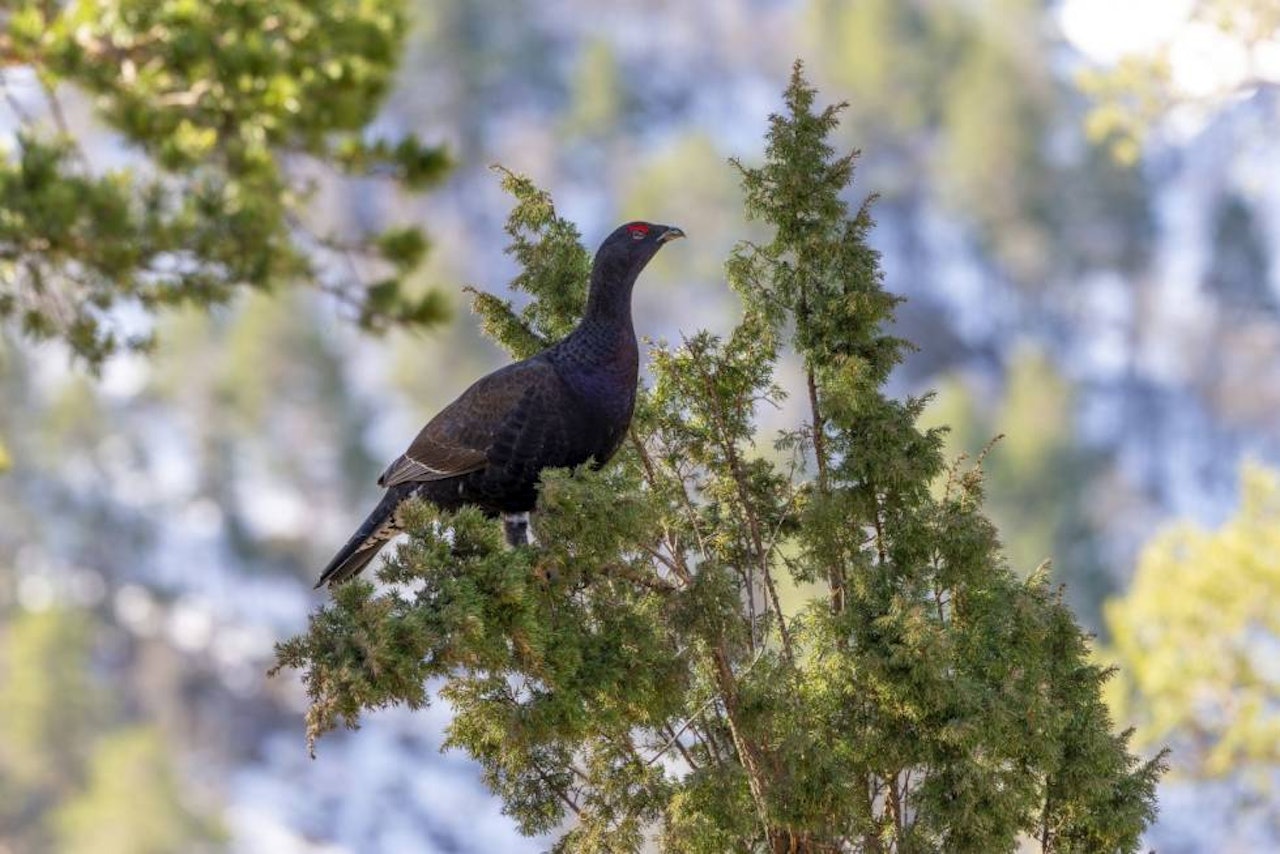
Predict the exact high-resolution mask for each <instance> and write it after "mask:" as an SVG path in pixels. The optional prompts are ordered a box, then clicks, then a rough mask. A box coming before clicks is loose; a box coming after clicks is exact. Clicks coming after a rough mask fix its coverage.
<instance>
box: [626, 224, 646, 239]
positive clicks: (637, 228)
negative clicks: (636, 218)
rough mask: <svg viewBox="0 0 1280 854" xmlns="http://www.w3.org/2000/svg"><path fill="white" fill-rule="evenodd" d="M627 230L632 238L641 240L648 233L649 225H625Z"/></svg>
mask: <svg viewBox="0 0 1280 854" xmlns="http://www.w3.org/2000/svg"><path fill="white" fill-rule="evenodd" d="M627 231H629V232H631V239H632V240H642V239H643V238H644V236H645V235H646V234H648V233H649V226H647V225H641V224H639V223H637V224H635V225H629V226H627Z"/></svg>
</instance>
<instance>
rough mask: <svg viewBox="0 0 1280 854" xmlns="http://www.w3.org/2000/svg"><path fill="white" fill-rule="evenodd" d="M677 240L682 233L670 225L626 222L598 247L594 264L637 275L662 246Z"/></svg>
mask: <svg viewBox="0 0 1280 854" xmlns="http://www.w3.org/2000/svg"><path fill="white" fill-rule="evenodd" d="M678 237H684V232H683V231H681V230H680V229H678V228H676V227H675V226H673V225H658V224H657V223H653V222H629V223H626V224H625V225H620V226H618V227H617V228H616V229H614V231H613V234H610V235H609V236H608V237H606V238H605V241H604V243H602V244H600V251H599V252H597V253H596V263H597V264H600V263H602V262H605V263H607V264H608V265H609V266H611V267H621V268H622V269H624V270H627V271H629V272H634V273H639V272H640V270H642V269H643V268H644V265H645V264H648V263H649V259H650V258H652V257H653V256H654V255H656V254H657V253H658V250H659V249H661V248H662V247H663V245H664V244H666V243H668V242H670V241H672V240H675V239H676V238H678Z"/></svg>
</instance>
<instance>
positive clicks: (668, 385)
mask: <svg viewBox="0 0 1280 854" xmlns="http://www.w3.org/2000/svg"><path fill="white" fill-rule="evenodd" d="M814 103H815V92H814V90H813V89H812V88H810V87H809V86H808V84H807V83H806V82H805V80H804V77H803V76H802V74H801V69H800V68H799V67H798V66H797V68H796V71H795V74H794V76H793V78H792V80H791V85H790V86H789V87H788V89H787V91H786V110H785V112H784V113H782V114H781V115H776V116H774V117H772V119H771V120H770V128H769V134H768V142H769V144H768V151H767V154H766V157H765V161H764V163H763V164H762V165H761V166H759V167H746V166H743V165H741V164H738V166H737V168H738V169H739V171H740V174H741V176H742V181H743V186H744V192H745V199H746V210H747V213H748V215H749V216H751V217H753V218H755V219H758V220H760V221H761V222H762V224H764V225H766V226H767V227H768V228H769V230H770V231H771V232H772V235H773V236H772V239H771V240H770V241H769V242H768V243H764V244H748V243H743V244H740V246H739V248H738V249H737V251H735V253H734V254H733V256H732V258H731V259H730V261H729V264H728V273H729V280H730V283H731V284H732V286H733V287H734V289H735V290H736V291H737V292H738V293H739V294H740V295H741V297H742V299H743V302H744V304H745V312H744V316H743V319H742V322H741V323H740V324H739V325H738V326H737V328H735V329H734V330H733V331H732V332H731V333H730V334H729V335H728V336H726V337H725V338H719V337H716V336H713V335H710V334H708V333H698V334H695V335H692V336H690V337H688V338H687V339H686V340H685V341H683V342H682V343H681V344H679V345H667V344H660V345H657V346H655V347H654V349H653V353H652V358H651V361H650V370H651V373H652V376H653V384H652V387H651V388H650V389H648V390H644V391H642V395H641V400H640V401H639V405H638V408H637V413H636V418H635V422H634V425H633V431H632V442H631V443H630V444H629V446H627V447H626V448H625V449H624V452H623V453H621V454H620V455H619V459H618V460H617V461H615V462H614V463H613V464H612V465H611V466H610V467H609V468H607V469H606V470H605V471H603V472H592V471H590V469H588V468H584V469H583V470H581V471H577V472H550V473H547V474H546V476H545V477H544V485H543V489H542V493H541V497H540V503H539V512H538V515H537V520H536V528H537V534H538V541H539V545H537V546H536V547H533V548H527V549H526V548H520V549H514V550H511V549H505V548H503V547H502V545H501V540H500V536H499V532H498V530H497V526H496V525H495V524H493V523H492V522H489V521H486V520H484V519H482V518H481V517H480V516H479V514H477V513H475V512H473V511H467V512H464V513H460V514H457V515H456V516H447V515H443V514H440V513H438V512H436V511H435V510H432V509H428V508H419V509H418V510H417V511H415V519H414V520H413V522H414V523H413V526H412V531H411V536H410V540H409V542H408V543H407V544H406V545H404V546H402V547H401V548H400V549H399V551H398V553H397V555H396V557H395V558H394V559H393V560H391V561H390V562H389V563H388V565H387V566H386V567H385V568H384V569H383V570H382V571H381V575H380V577H381V578H382V580H383V581H385V582H388V583H389V584H390V586H389V587H384V588H377V587H375V586H374V585H372V584H369V583H366V582H356V583H352V584H349V585H347V586H345V587H342V588H340V589H339V590H338V591H337V593H336V595H335V598H334V601H333V602H332V603H331V604H329V605H327V606H325V607H322V608H321V609H319V610H318V611H317V612H316V614H315V615H314V616H313V618H312V621H311V625H310V627H309V630H308V632H307V633H306V634H304V635H301V636H299V637H296V638H293V639H291V640H289V641H287V642H286V643H284V644H282V645H281V646H280V647H279V666H280V667H297V668H300V669H302V670H303V671H304V672H303V678H304V681H305V684H306V686H307V689H308V692H309V693H310V695H311V697H312V700H313V705H312V708H311V711H310V714H309V716H308V730H309V735H310V736H311V737H312V738H313V739H314V737H315V736H317V735H319V734H321V733H323V732H325V731H326V730H328V729H331V728H333V727H334V726H336V725H337V724H339V723H345V724H347V725H349V726H354V725H355V724H356V723H357V722H358V720H359V715H360V714H361V713H363V711H364V710H366V709H373V708H379V707H382V706H386V705H389V704H393V703H408V704H410V705H420V704H422V703H424V702H427V701H428V700H429V699H430V697H429V695H428V693H427V688H426V682H427V680H428V679H432V678H440V679H442V680H443V683H442V688H441V689H440V695H441V696H443V697H446V698H448V699H449V701H450V702H451V704H452V706H453V708H454V709H455V711H456V717H455V720H454V721H453V723H452V725H451V727H450V730H449V744H450V745H451V746H454V747H460V748H462V749H464V750H466V751H467V752H468V753H469V754H470V755H471V756H472V757H473V758H475V759H476V761H478V762H479V763H480V765H481V767H482V768H483V770H484V775H485V780H486V782H487V783H488V784H489V786H490V787H491V788H492V790H493V791H494V792H495V793H496V794H497V795H498V796H499V797H501V798H502V799H503V803H504V805H505V809H506V810H507V812H508V813H509V814H510V815H512V816H513V817H514V818H515V819H516V821H517V822H518V823H519V825H520V827H521V828H522V829H523V830H525V831H526V832H530V833H533V832H545V831H549V830H552V829H554V828H557V827H560V826H561V822H562V821H563V820H564V818H565V817H566V815H569V816H571V817H572V818H573V819H574V820H573V822H572V823H571V824H570V826H569V829H568V831H567V832H566V833H565V834H564V835H563V836H562V837H561V838H560V840H559V841H558V842H557V844H556V850H558V851H618V850H624V851H625V850H638V849H639V848H640V847H641V846H642V845H643V844H644V843H645V841H646V840H648V839H652V838H654V836H655V835H656V837H657V838H658V839H659V841H660V843H661V845H662V847H663V848H664V850H671V851H690V852H693V851H705V852H721V851H726V850H740V851H766V850H767V851H778V852H781V851H791V852H801V851H806V852H808V851H815V852H816V851H836V850H843V851H866V852H885V851H900V852H907V851H912V852H920V851H974V852H991V851H1013V850H1015V848H1017V846H1018V845H1019V844H1020V842H1021V841H1022V840H1023V839H1025V838H1026V837H1027V836H1028V835H1029V836H1032V837H1034V838H1035V839H1036V840H1038V841H1039V842H1040V843H1041V846H1042V848H1043V849H1044V850H1046V851H1072V852H1086V851H1087V852H1098V851H1132V850H1135V849H1136V848H1137V846H1138V836H1139V833H1140V832H1141V830H1142V828H1143V827H1144V825H1145V823H1146V822H1147V821H1148V820H1149V819H1150V817H1151V815H1152V812H1153V811H1154V787H1155V781H1156V778H1157V776H1158V774H1159V771H1160V767H1161V766H1160V762H1159V759H1156V760H1154V761H1152V762H1149V763H1146V764H1142V763H1139V762H1138V760H1137V759H1136V758H1135V757H1133V756H1132V755H1131V754H1130V753H1129V752H1128V750H1127V746H1126V744H1127V736H1125V735H1119V736H1118V735H1115V734H1113V733H1112V732H1111V725H1110V720H1109V719H1108V716H1107V712H1106V709H1105V707H1104V706H1103V705H1102V703H1101V700H1100V688H1101V685H1102V683H1103V682H1104V681H1105V679H1106V676H1107V673H1106V672H1105V671H1104V670H1102V669H1101V668H1099V667H1096V666H1094V665H1092V664H1090V663H1089V662H1088V659H1087V643H1086V639H1085V636H1084V635H1083V634H1082V633H1081V631H1080V629H1079V628H1078V627H1077V626H1076V624H1075V622H1074V620H1073V619H1072V617H1071V614H1070V611H1069V610H1068V609H1067V608H1065V607H1064V606H1063V604H1062V603H1061V601H1060V600H1059V597H1058V596H1057V595H1056V594H1055V593H1054V592H1052V591H1051V590H1050V589H1049V588H1048V585H1047V583H1046V580H1045V577H1044V575H1043V574H1042V573H1041V574H1037V575H1034V576H1033V577H1032V578H1030V579H1028V580H1025V581H1022V580H1019V579H1017V578H1016V577H1014V576H1013V574H1012V573H1010V572H1009V571H1008V569H1007V568H1006V567H1005V565H1004V561H1003V560H1002V558H1001V557H1000V555H999V551H998V544H997V541H996V536H995V532H994V530H993V528H992V526H991V525H990V523H988V522H987V521H986V519H985V518H984V517H983V516H982V514H981V508H980V505H981V499H982V485H981V474H980V472H979V471H977V470H976V469H974V470H963V469H961V468H959V467H951V468H948V467H947V466H945V465H944V463H943V460H942V456H941V453H940V445H941V435H940V432H939V431H937V430H934V431H926V432H921V431H920V430H919V429H918V428H917V426H916V422H917V419H918V418H919V416H920V412H921V410H922V408H923V407H924V403H925V401H923V400H920V399H913V400H908V401H905V402H901V401H894V400H890V399H888V398H887V397H885V396H884V395H883V393H882V390H881V389H882V387H883V385H884V383H885V381H886V380H887V378H888V376H889V373H890V371H891V370H892V368H893V366H894V365H895V363H896V362H897V361H898V359H899V358H900V356H901V354H902V352H903V350H904V347H905V346H906V344H905V342H903V341H900V340H897V339H895V338H892V337H890V336H886V335H884V334H883V333H882V332H881V330H882V328H884V326H885V325H886V324H888V323H889V322H890V321H891V320H892V315H893V309H894V305H895V303H896V300H895V298H894V297H892V296H891V295H889V294H887V293H886V292H885V291H884V290H883V288H882V286H881V277H880V271H879V267H878V258H877V256H876V254H875V252H874V251H873V250H871V249H870V248H869V247H868V246H867V243H866V236H867V232H868V230H869V229H870V227H871V224H872V223H871V216H870V211H869V207H868V205H863V206H862V207H860V208H859V209H857V210H856V211H855V212H854V213H853V215H852V216H850V215H849V211H848V209H847V207H846V204H845V202H844V201H843V195H844V192H845V191H846V189H847V186H848V184H849V182H850V180H851V178H852V174H853V168H854V158H853V157H852V156H836V155H835V153H834V151H833V149H832V148H831V146H830V144H829V142H828V139H829V136H830V134H831V133H832V131H833V129H834V128H835V126H836V123H837V118H838V113H839V107H831V108H827V109H824V110H817V109H815V107H814ZM507 183H508V186H509V188H510V189H512V190H513V191H514V192H515V194H516V196H517V206H516V210H515V212H514V213H513V215H512V221H511V225H510V229H509V231H510V233H511V234H512V236H513V241H514V243H513V251H514V252H515V254H516V255H517V258H518V259H519V260H520V261H521V263H522V264H523V265H525V267H524V271H523V272H522V274H521V277H520V278H519V279H518V280H517V282H518V284H519V286H520V287H521V288H523V289H525V290H526V291H528V292H530V293H532V294H533V295H534V296H535V302H534V305H533V307H531V308H530V309H529V310H526V311H525V312H524V313H523V314H522V315H518V314H516V313H515V312H513V311H512V310H511V309H510V307H509V306H508V305H507V304H506V303H504V302H502V301H500V300H498V299H496V298H493V297H480V298H478V299H477V303H476V307H477V310H478V311H479V312H480V313H481V315H482V317H483V321H484V323H485V327H486V329H487V330H489V331H490V332H491V333H492V334H496V335H497V336H499V338H500V340H501V341H502V342H503V343H504V344H505V345H506V346H507V347H508V348H509V349H510V350H512V351H513V352H514V353H516V354H523V353H526V352H528V351H529V349H530V348H531V347H532V346H535V345H537V344H540V343H542V342H545V341H548V340H552V339H554V338H555V337H556V336H557V335H559V334H562V332H563V331H564V330H567V329H568V328H570V326H571V325H572V324H573V322H574V321H575V320H576V318H577V311H578V310H579V309H580V306H581V302H582V283H583V280H584V279H585V259H586V253H585V252H584V250H583V249H582V248H581V246H580V245H579V244H578V242H577V234H576V232H575V231H574V230H573V228H572V226H570V225H569V224H568V223H567V222H565V221H564V220H563V219H561V218H560V217H558V216H557V215H556V213H555V210H554V208H553V207H552V206H551V204H550V201H549V199H547V197H546V196H545V194H542V193H540V192H539V191H537V190H536V189H534V188H533V187H532V186H531V185H529V184H528V183H527V182H524V181H523V180H520V179H516V178H514V176H509V175H508V176H507ZM788 334H789V336H790V339H791V343H792V345H793V346H794V347H795V349H796V350H797V351H798V352H799V354H800V356H801V357H802V359H803V364H804V376H805V388H804V389H803V391H802V392H801V393H802V394H804V395H805V397H806V398H807V401H808V410H809V416H810V418H809V421H808V422H807V423H805V424H802V425H798V426H797V427H796V429H794V430H793V431H790V432H788V433H785V434H783V435H782V436H781V437H780V438H779V440H778V441H777V443H776V447H775V448H774V449H773V451H772V452H767V451H763V450H762V449H761V448H759V447H758V446H757V445H756V440H757V435H756V433H757V430H756V426H755V413H756V409H757V407H759V406H761V405H768V404H769V403H770V402H776V401H777V400H778V399H779V398H780V396H781V395H782V394H783V389H781V388H780V387H779V386H778V384H777V383H776V382H775V378H774V370H775V366H776V363H777V360H778V357H779V351H780V348H781V347H782V345H783V344H784V343H785V341H786V336H787V335H788ZM810 466H811V467H812V474H811V475H808V476H807V475H805V474H804V473H803V472H804V471H805V469H806V468H809V467H810ZM935 484H937V485H938V486H939V488H938V490H937V493H936V494H935V491H934V489H933V486H934V485H935ZM804 585H808V586H807V587H806V586H804ZM797 586H798V587H799V589H801V590H810V591H816V592H815V593H813V595H810V596H809V597H808V598H807V600H806V601H805V602H804V603H803V605H802V606H801V607H800V608H799V609H798V610H796V609H784V608H783V605H782V598H781V590H782V589H783V588H784V587H786V588H791V592H794V591H795V588H796V587H797Z"/></svg>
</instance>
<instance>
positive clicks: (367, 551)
mask: <svg viewBox="0 0 1280 854" xmlns="http://www.w3.org/2000/svg"><path fill="white" fill-rule="evenodd" d="M409 486H410V485H409V484H402V485H400V486H395V487H392V488H391V489H388V490H387V494H386V495H384V496H382V500H381V501H379V502H378V506H377V507H375V508H373V512H372V513H370V514H369V517H368V518H367V519H365V520H364V524H362V525H361V526H360V527H359V528H357V529H356V532H355V533H354V534H352V536H351V539H350V540H347V544H346V545H345V546H343V547H342V548H341V550H339V551H338V553H337V554H336V555H334V556H333V560H331V561H329V565H328V566H326V567H325V568H324V572H322V573H320V580H319V581H317V582H316V588H317V589H319V588H320V587H322V586H324V585H325V584H328V585H329V586H330V587H333V586H334V585H335V584H341V583H342V582H343V581H346V580H347V579H348V578H354V577H355V576H357V575H359V574H360V572H361V571H362V570H363V569H364V568H365V567H366V566H368V565H369V562H370V561H372V560H373V559H374V558H375V557H377V554H378V552H380V551H382V547H383V546H385V545H386V544H387V543H388V542H390V541H391V539H392V538H393V537H395V535H396V534H398V533H400V530H401V525H400V512H399V511H400V505H402V504H403V503H404V502H405V501H407V500H408V499H409V497H410V496H411V495H412V494H413V490H412V489H411V488H409Z"/></svg>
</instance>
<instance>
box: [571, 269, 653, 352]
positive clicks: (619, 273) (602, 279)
mask: <svg viewBox="0 0 1280 854" xmlns="http://www.w3.org/2000/svg"><path fill="white" fill-rule="evenodd" d="M639 274H640V271H639V270H629V269H626V268H625V267H622V266H621V265H615V264H610V263H609V262H608V261H601V260H600V259H597V262H596V264H595V266H593V267H592V269H591V286H590V289H589V290H588V292H587V308H586V311H585V312H584V313H583V315H582V326H583V327H587V326H589V325H590V326H593V327H599V328H601V329H602V330H603V329H610V328H612V329H616V330H619V331H625V332H627V333H629V334H630V335H631V336H632V337H633V338H634V337H635V333H634V332H633V331H632V327H631V291H632V289H633V288H634V287H635V284H636V277H637V276H639Z"/></svg>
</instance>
